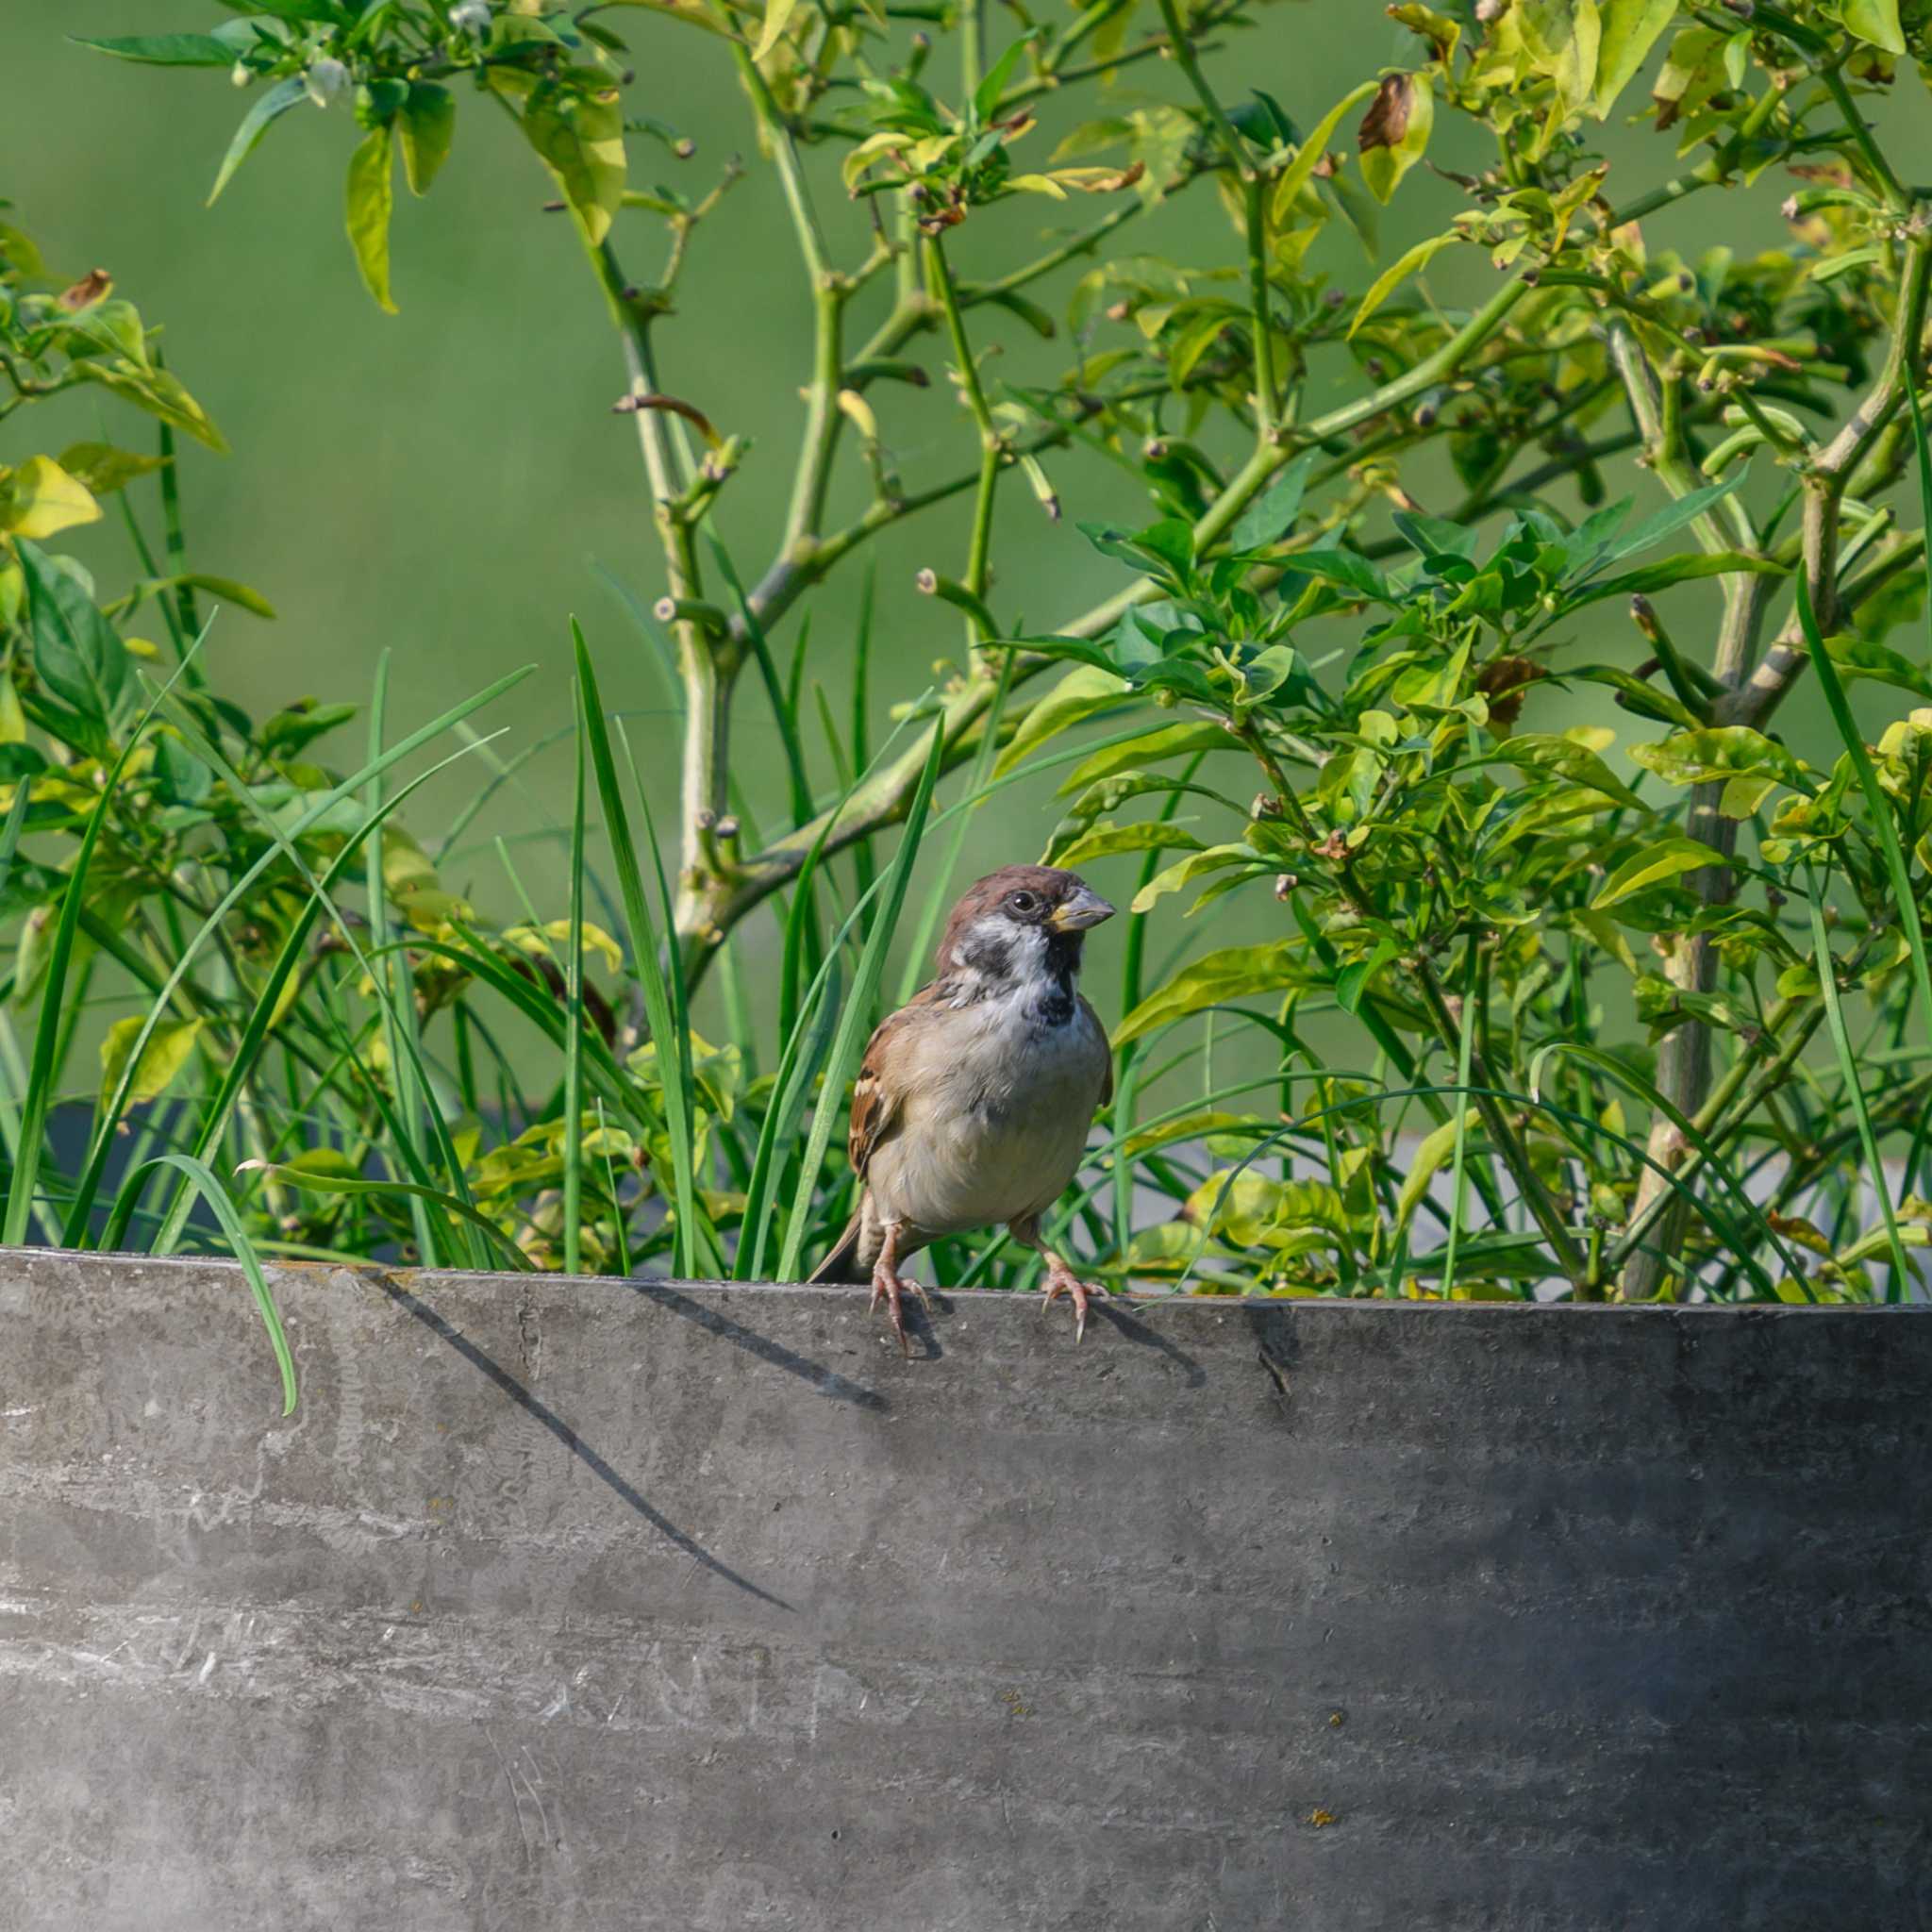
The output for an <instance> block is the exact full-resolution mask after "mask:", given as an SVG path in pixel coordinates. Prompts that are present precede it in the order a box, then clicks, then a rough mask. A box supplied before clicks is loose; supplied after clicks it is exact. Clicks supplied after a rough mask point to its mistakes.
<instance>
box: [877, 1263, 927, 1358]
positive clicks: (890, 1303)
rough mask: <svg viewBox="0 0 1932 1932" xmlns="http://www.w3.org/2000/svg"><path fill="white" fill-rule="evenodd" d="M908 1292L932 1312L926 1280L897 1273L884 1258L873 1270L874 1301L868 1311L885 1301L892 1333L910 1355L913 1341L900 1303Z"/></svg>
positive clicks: (901, 1347)
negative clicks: (908, 1332) (915, 1279)
mask: <svg viewBox="0 0 1932 1932" xmlns="http://www.w3.org/2000/svg"><path fill="white" fill-rule="evenodd" d="M908 1294H916V1295H917V1296H918V1297H919V1302H920V1306H921V1307H923V1308H924V1310H925V1312H926V1313H927V1314H928V1315H929V1314H931V1313H932V1297H931V1296H930V1295H928V1294H927V1293H926V1291H925V1285H924V1282H919V1281H913V1280H911V1279H909V1278H908V1276H906V1275H903V1274H894V1273H893V1272H892V1270H891V1268H889V1267H887V1266H886V1264H885V1262H884V1260H881V1261H880V1262H879V1264H878V1266H877V1267H875V1268H874V1270H873V1271H872V1302H871V1304H870V1306H869V1307H868V1310H867V1312H868V1313H871V1312H874V1311H875V1310H876V1309H877V1307H878V1305H879V1304H880V1303H881V1302H884V1303H885V1305H886V1312H887V1314H888V1315H889V1316H890V1317H891V1323H892V1333H893V1334H894V1335H896V1336H897V1337H898V1338H899V1347H900V1349H901V1351H902V1352H903V1353H904V1354H906V1355H907V1356H908V1357H909V1356H910V1355H911V1353H912V1342H911V1339H910V1338H909V1337H908V1335H907V1333H906V1312H905V1309H904V1308H903V1307H901V1306H900V1303H901V1298H902V1297H903V1296H906V1295H908Z"/></svg>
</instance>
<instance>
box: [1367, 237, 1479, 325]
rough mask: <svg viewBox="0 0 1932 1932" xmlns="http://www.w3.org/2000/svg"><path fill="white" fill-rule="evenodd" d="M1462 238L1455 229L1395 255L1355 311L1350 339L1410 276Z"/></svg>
mask: <svg viewBox="0 0 1932 1932" xmlns="http://www.w3.org/2000/svg"><path fill="white" fill-rule="evenodd" d="M1462 239H1463V238H1462V236H1461V234H1460V233H1459V232H1458V231H1456V230H1451V232H1450V233H1448V234H1446V235H1431V236H1430V237H1429V238H1428V240H1427V241H1426V242H1417V243H1416V244H1415V246H1414V247H1413V248H1410V249H1407V250H1406V251H1405V252H1404V253H1403V254H1401V255H1399V256H1397V257H1396V258H1395V259H1394V260H1393V261H1392V262H1391V263H1390V264H1389V266H1388V267H1387V268H1386V269H1384V270H1383V271H1382V273H1381V274H1380V275H1377V276H1376V277H1375V279H1374V282H1372V283H1371V284H1370V285H1369V292H1368V293H1367V294H1366V295H1364V296H1363V297H1362V300H1361V307H1360V308H1357V310H1356V312H1355V320H1354V321H1353V322H1351V323H1350V324H1349V325H1348V332H1349V334H1350V335H1351V336H1353V335H1354V334H1355V332H1356V330H1357V329H1358V328H1359V327H1361V325H1362V324H1363V323H1365V322H1366V321H1368V319H1369V317H1370V316H1372V315H1373V314H1374V312H1375V310H1376V309H1378V308H1381V306H1382V305H1383V303H1385V302H1386V301H1388V299H1389V298H1390V296H1391V295H1392V294H1394V292H1395V291H1396V290H1397V289H1399V288H1400V287H1401V286H1402V284H1403V283H1404V282H1406V281H1407V279H1408V278H1409V276H1410V275H1414V274H1415V273H1416V272H1417V271H1418V270H1419V269H1423V268H1425V267H1426V266H1427V265H1428V264H1429V263H1430V262H1431V261H1433V260H1434V259H1435V258H1436V257H1437V256H1439V255H1440V254H1441V252H1442V251H1443V249H1445V248H1447V247H1448V246H1450V244H1451V243H1452V242H1460V241H1461V240H1462Z"/></svg>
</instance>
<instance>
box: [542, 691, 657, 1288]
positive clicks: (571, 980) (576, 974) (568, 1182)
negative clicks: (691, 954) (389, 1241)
mask: <svg viewBox="0 0 1932 1932" xmlns="http://www.w3.org/2000/svg"><path fill="white" fill-rule="evenodd" d="M577 708H578V709H579V711H581V710H582V708H583V700H582V698H581V696H579V698H578V700H577ZM588 736H589V734H588V733H587V732H583V731H579V732H578V733H577V738H576V759H575V780H574V784H573V789H572V793H571V800H572V805H571V822H570V940H569V945H568V950H567V951H566V953H565V955H564V973H563V983H564V998H565V1002H566V1008H565V1021H566V1024H565V1027H564V1034H563V1272H564V1273H565V1274H582V1273H583V1259H584V1230H583V1208H584V751H585V740H586V738H587V737H588ZM659 1052H660V1054H661V1052H662V1049H661V1048H659Z"/></svg>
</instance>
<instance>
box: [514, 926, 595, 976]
mask: <svg viewBox="0 0 1932 1932" xmlns="http://www.w3.org/2000/svg"><path fill="white" fill-rule="evenodd" d="M503 937H504V940H505V942H506V943H507V944H509V945H512V946H515V947H516V948H517V950H518V951H519V952H523V953H528V954H529V955H530V957H531V958H541V957H543V956H544V955H545V954H547V953H548V952H549V951H550V950H551V946H552V945H553V944H554V945H558V946H567V945H568V944H569V943H570V921H569V920H567V919H552V920H549V921H546V922H545V924H543V925H541V926H534V925H513V926H511V927H510V929H509V930H508V932H507V933H505V934H504V936H503ZM584 944H585V945H587V946H588V947H589V948H590V949H591V952H593V953H597V954H600V955H601V956H602V957H603V959H604V963H605V964H606V965H607V966H608V967H609V968H610V970H611V972H613V973H622V972H623V971H624V948H623V947H622V946H620V945H619V944H618V943H617V941H615V940H614V939H612V938H611V937H610V935H609V934H608V932H606V931H605V930H604V928H603V927H602V926H601V925H596V924H592V923H591V921H590V920H588V919H587V920H585V921H584Z"/></svg>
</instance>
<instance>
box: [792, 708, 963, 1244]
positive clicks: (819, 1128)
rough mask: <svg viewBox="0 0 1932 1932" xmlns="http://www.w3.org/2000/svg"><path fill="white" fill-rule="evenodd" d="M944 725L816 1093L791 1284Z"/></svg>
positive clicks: (936, 726) (913, 854)
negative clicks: (822, 1078) (816, 1103)
mask: <svg viewBox="0 0 1932 1932" xmlns="http://www.w3.org/2000/svg"><path fill="white" fill-rule="evenodd" d="M945 749H946V725H945V716H944V713H943V712H941V713H940V714H939V715H938V716H936V717H935V718H934V719H933V724H932V742H931V745H930V747H929V748H928V750H927V752H926V757H925V765H924V769H923V770H922V771H921V773H920V774H919V784H918V788H917V789H916V790H915V791H914V792H913V794H912V804H911V807H910V808H909V809H908V812H907V814H906V831H905V836H904V837H903V838H902V839H901V840H900V841H899V849H898V851H897V852H896V853H895V854H894V855H893V858H892V864H891V870H890V871H889V872H888V873H887V874H886V879H885V888H884V890H885V903H884V904H883V905H882V906H881V907H880V908H879V909H878V912H877V914H876V915H875V916H874V919H873V922H872V929H871V931H870V932H869V933H868V934H867V935H866V941H865V946H864V948H863V950H862V951H861V952H860V954H859V958H858V971H857V973H856V974H854V975H853V982H852V991H851V993H850V995H849V996H848V997H847V999H846V1001H845V1009H844V1012H843V1014H842V1016H841V1020H840V1023H839V1032H838V1036H837V1038H836V1039H835V1040H834V1041H833V1045H832V1054H831V1058H830V1061H829V1062H828V1064H827V1065H826V1068H825V1076H824V1085H823V1086H822V1087H821V1088H820V1090H819V1104H818V1107H817V1108H816V1110H815V1111H814V1113H813V1115H812V1124H811V1137H810V1139H809V1140H808V1141H807V1143H806V1150H805V1159H804V1161H803V1163H802V1165H801V1167H800V1169H799V1175H798V1187H797V1191H796V1192H795V1193H794V1194H793V1196H792V1202H791V1224H790V1225H789V1226H788V1227H787V1228H786V1230H785V1248H784V1252H783V1254H782V1255H780V1257H779V1259H778V1278H779V1279H780V1280H781V1281H793V1280H796V1279H797V1275H798V1262H799V1251H800V1249H801V1248H802V1247H803V1245H804V1242H805V1233H806V1228H807V1226H808V1224H809V1216H810V1210H811V1201H812V1196H813V1194H814V1193H815V1192H816V1191H817V1189H818V1180H819V1170H820V1169H821V1168H822V1167H823V1166H824V1158H825V1149H826V1148H827V1147H828V1146H829V1145H830V1144H831V1140H832V1128H833V1126H834V1125H835V1124H836V1123H837V1121H838V1118H839V1114H840V1110H841V1109H840V1105H839V1103H840V1100H841V1097H842V1096H843V1094H844V1091H845V1083H846V1081H847V1080H849V1079H850V1078H851V1076H852V1074H853V1072H854V1070H855V1069H856V1068H857V1066H858V1056H859V1053H860V1051H861V1050H862V1049H863V1047H864V1045H865V1041H866V1039H867V1037H868V1036H869V1035H870V1033H871V1030H872V1029H871V1025H870V1024H869V1017H870V1014H871V1012H872V1006H873V1000H874V995H875V994H876V992H877V991H878V983H879V975H880V974H881V973H882V972H883V971H884V970H885V963H886V949H887V947H888V946H889V945H890V944H891V938H892V932H893V929H894V927H895V926H896V925H897V924H898V922H899V913H900V909H901V908H903V907H904V905H905V903H906V891H907V888H908V885H909V884H910V883H911V879H912V868H913V864H914V862H915V861H916V860H917V858H918V857H919V846H920V841H922V840H923V839H924V836H925V820H926V814H927V812H928V810H929V809H930V808H931V806H932V792H933V787H934V786H935V785H936V784H937V783H938V782H939V775H940V765H941V760H942V759H943V758H944V756H945Z"/></svg>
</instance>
